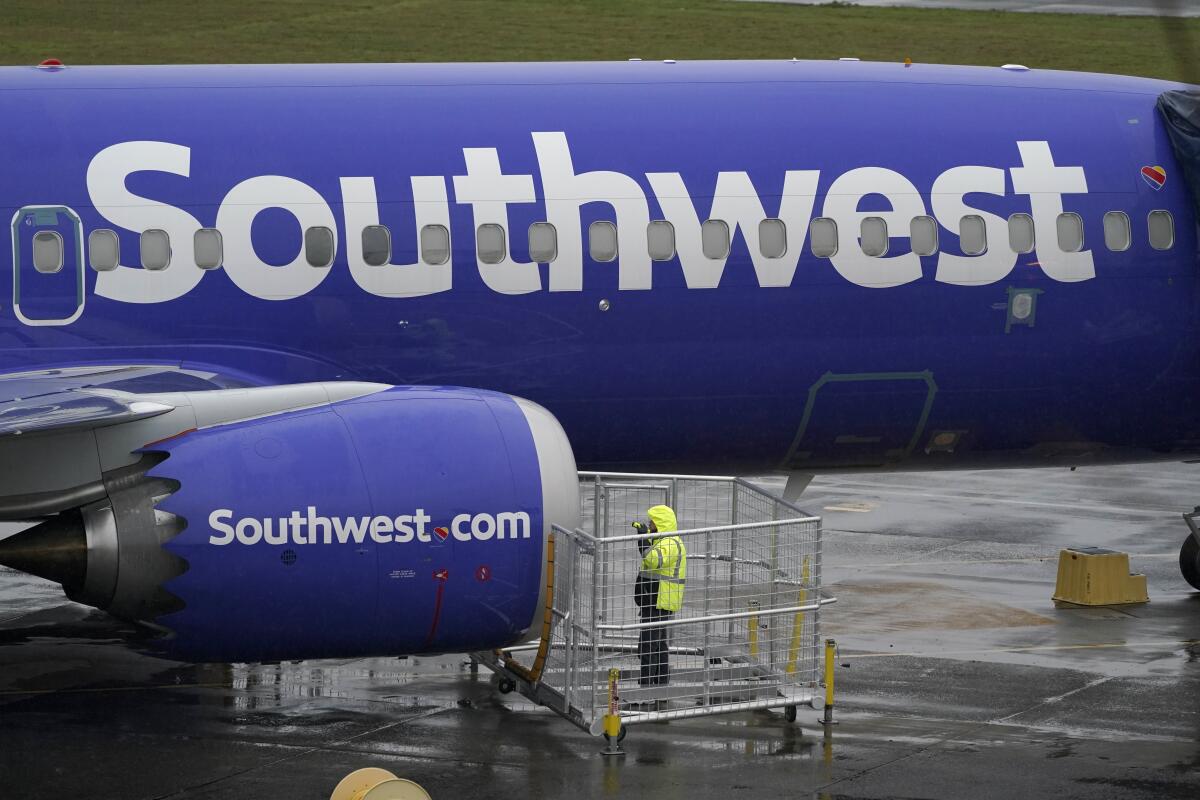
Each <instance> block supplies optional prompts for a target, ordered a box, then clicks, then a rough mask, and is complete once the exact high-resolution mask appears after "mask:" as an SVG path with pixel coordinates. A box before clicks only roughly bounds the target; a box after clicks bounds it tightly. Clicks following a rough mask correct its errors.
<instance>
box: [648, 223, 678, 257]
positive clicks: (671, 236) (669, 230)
mask: <svg viewBox="0 0 1200 800" xmlns="http://www.w3.org/2000/svg"><path fill="white" fill-rule="evenodd" d="M646 244H647V246H648V249H649V250H650V258H652V259H654V260H655V261H670V260H671V259H672V258H674V257H675V226H674V225H672V224H671V223H669V222H667V221H666V220H665V219H656V220H654V221H652V222H651V223H650V224H649V225H647V226H646Z"/></svg>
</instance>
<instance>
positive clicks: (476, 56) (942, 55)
mask: <svg viewBox="0 0 1200 800" xmlns="http://www.w3.org/2000/svg"><path fill="white" fill-rule="evenodd" d="M0 25H2V28H0V63H4V64H35V63H37V62H38V61H40V60H41V59H43V58H46V57H50V56H53V57H57V58H61V59H63V60H64V61H65V62H67V63H68V64H116V63H120V64H154V63H205V62H211V63H262V62H328V61H528V60H589V59H625V58H629V57H634V56H636V57H641V58H646V59H660V58H678V59H699V58H792V57H798V58H817V59H826V58H836V57H839V56H858V57H859V58H862V59H864V60H868V59H869V60H881V61H902V60H903V59H904V58H905V57H910V58H912V59H913V60H914V61H917V62H940V63H955V64H990V65H997V64H1003V63H1006V62H1012V61H1015V62H1020V63H1024V64H1027V65H1029V66H1031V67H1040V68H1053V69H1070V70H1087V71H1094V72H1115V73H1122V74H1127V75H1144V76H1151V77H1160V78H1174V79H1190V80H1192V81H1195V82H1200V76H1197V75H1196V74H1195V73H1196V71H1197V69H1200V65H1197V64H1190V65H1185V64H1183V63H1181V62H1182V61H1183V60H1184V59H1183V58H1182V57H1181V56H1182V54H1184V53H1188V52H1198V53H1200V20H1187V21H1182V20H1163V19H1156V18H1145V17H1141V18H1139V17H1103V16H1089V15H1080V14H1017V13H1003V12H990V11H953V10H940V9H899V8H857V7H854V6H844V5H829V6H788V5H781V4H771V3H742V2H728V1H727V0H699V1H697V2H685V0H674V2H659V1H658V0H491V1H490V2H489V1H487V0H343V1H342V2H329V0H250V1H249V2H248V1H247V0H194V2H191V3H190V4H184V3H180V2H173V1H172V0H90V1H88V2H80V0H75V1H74V2H71V1H70V0H38V2H30V3H18V2H10V3H5V9H4V14H3V21H2V22H0ZM1193 60H1194V61H1200V57H1197V58H1195V59H1193Z"/></svg>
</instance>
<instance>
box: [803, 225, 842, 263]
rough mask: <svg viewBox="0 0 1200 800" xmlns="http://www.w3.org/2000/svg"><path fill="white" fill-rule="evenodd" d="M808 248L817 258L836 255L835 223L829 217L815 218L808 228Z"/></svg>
mask: <svg viewBox="0 0 1200 800" xmlns="http://www.w3.org/2000/svg"><path fill="white" fill-rule="evenodd" d="M808 246H809V247H810V248H812V254H813V255H814V256H816V257H817V258H829V257H830V256H834V255H837V250H838V232H837V223H836V222H834V221H833V220H832V219H830V218H829V217H817V218H816V219H814V220H813V221H812V222H811V223H809V226H808Z"/></svg>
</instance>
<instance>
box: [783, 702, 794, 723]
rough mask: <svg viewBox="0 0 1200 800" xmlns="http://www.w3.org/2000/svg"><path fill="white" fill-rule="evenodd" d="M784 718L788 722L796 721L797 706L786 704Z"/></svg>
mask: <svg viewBox="0 0 1200 800" xmlns="http://www.w3.org/2000/svg"><path fill="white" fill-rule="evenodd" d="M783 718H784V719H786V720H787V721H788V722H795V721H796V707H795V706H784V707H783Z"/></svg>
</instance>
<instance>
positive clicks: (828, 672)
mask: <svg viewBox="0 0 1200 800" xmlns="http://www.w3.org/2000/svg"><path fill="white" fill-rule="evenodd" d="M836 651H837V642H835V641H834V640H833V639H826V640H825V716H824V717H822V718H821V724H822V725H835V724H837V723H835V722H834V721H833V659H834V654H835V653H836Z"/></svg>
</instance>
